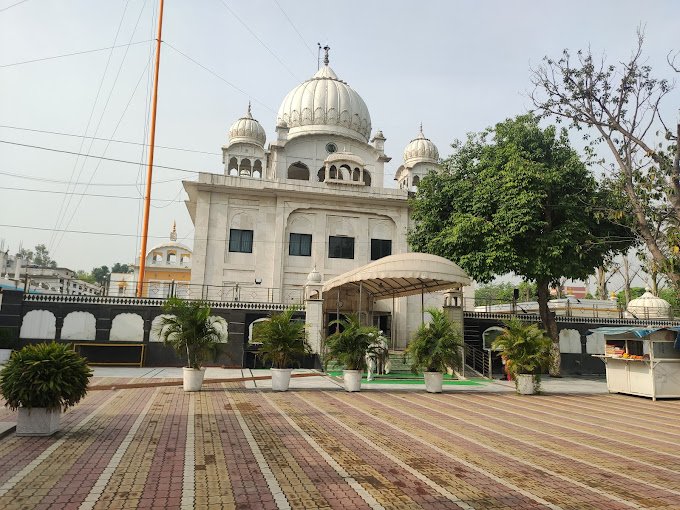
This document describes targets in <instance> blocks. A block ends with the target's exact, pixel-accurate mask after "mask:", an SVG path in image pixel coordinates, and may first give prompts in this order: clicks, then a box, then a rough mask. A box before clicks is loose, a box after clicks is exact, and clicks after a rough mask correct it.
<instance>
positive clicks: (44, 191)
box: [0, 186, 183, 207]
mask: <svg viewBox="0 0 680 510" xmlns="http://www.w3.org/2000/svg"><path fill="white" fill-rule="evenodd" d="M0 189H6V190H10V191H27V192H31V193H49V194H53V195H60V194H64V193H66V192H65V191H57V190H53V189H36V188H20V187H19V188H17V187H12V186H0ZM182 191H183V190H181V189H180V192H179V193H178V194H177V195H176V196H175V198H152V199H151V200H152V201H156V202H170V203H172V202H177V203H180V202H182V200H178V198H177V197H178V196H179V195H180V194H181V193H182ZM73 194H74V195H82V196H85V197H98V198H119V199H126V200H139V196H138V195H135V196H129V195H107V194H104V193H79V192H74V193H73ZM164 207H167V206H164Z"/></svg>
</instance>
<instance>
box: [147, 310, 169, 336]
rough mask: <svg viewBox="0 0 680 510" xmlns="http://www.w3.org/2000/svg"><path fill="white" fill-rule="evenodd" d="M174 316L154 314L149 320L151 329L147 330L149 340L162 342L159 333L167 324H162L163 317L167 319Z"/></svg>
mask: <svg viewBox="0 0 680 510" xmlns="http://www.w3.org/2000/svg"><path fill="white" fill-rule="evenodd" d="M172 317H174V315H171V314H167V313H163V314H161V315H156V317H154V318H153V320H152V321H151V331H149V342H162V340H161V338H160V333H161V332H162V330H163V328H164V327H166V328H167V326H162V324H163V319H169V318H172Z"/></svg>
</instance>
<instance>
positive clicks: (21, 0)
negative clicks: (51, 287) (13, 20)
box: [0, 0, 28, 12]
mask: <svg viewBox="0 0 680 510" xmlns="http://www.w3.org/2000/svg"><path fill="white" fill-rule="evenodd" d="M24 2H28V0H19V1H18V2H16V3H13V4H12V5H8V6H7V7H3V8H2V9H0V12H5V11H6V10H7V9H11V8H12V7H16V6H17V5H20V4H23V3H24Z"/></svg>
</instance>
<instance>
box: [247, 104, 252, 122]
mask: <svg viewBox="0 0 680 510" xmlns="http://www.w3.org/2000/svg"><path fill="white" fill-rule="evenodd" d="M246 117H248V118H249V119H252V118H253V113H252V112H251V108H250V101H248V113H247V114H246Z"/></svg>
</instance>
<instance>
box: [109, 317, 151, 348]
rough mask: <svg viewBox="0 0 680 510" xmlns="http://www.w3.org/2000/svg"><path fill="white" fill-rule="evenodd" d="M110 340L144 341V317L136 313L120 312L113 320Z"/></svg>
mask: <svg viewBox="0 0 680 510" xmlns="http://www.w3.org/2000/svg"><path fill="white" fill-rule="evenodd" d="M109 339H110V340H115V341H125V342H143V341H144V319H142V317H141V316H140V315H138V314H136V313H119V314H118V315H116V316H115V317H114V318H113V321H112V322H111V333H110V336H109Z"/></svg>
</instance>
